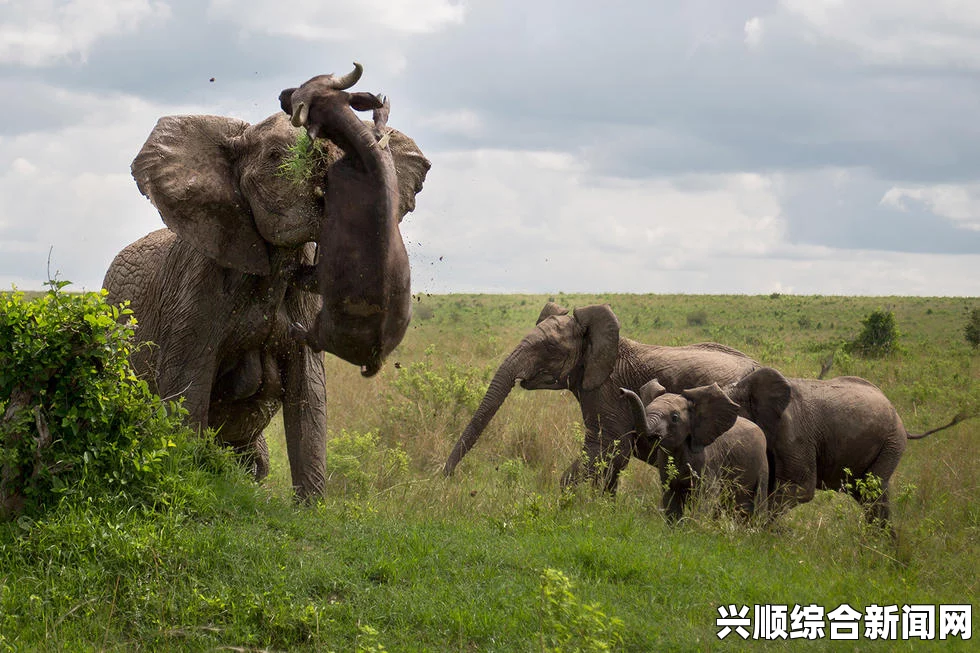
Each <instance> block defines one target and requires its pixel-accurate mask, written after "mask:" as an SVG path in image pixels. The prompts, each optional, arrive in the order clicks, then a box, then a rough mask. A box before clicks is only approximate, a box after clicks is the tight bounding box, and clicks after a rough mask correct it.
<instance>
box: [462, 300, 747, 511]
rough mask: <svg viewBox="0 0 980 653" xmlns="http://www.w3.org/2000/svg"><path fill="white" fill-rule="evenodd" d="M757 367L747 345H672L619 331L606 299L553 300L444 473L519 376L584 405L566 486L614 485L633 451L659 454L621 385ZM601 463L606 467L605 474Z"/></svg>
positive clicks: (714, 378)
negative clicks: (579, 448)
mask: <svg viewBox="0 0 980 653" xmlns="http://www.w3.org/2000/svg"><path fill="white" fill-rule="evenodd" d="M759 367H760V365H759V363H757V362H756V361H754V360H752V359H751V358H749V357H748V356H746V355H745V354H743V353H742V352H740V351H736V350H735V349H732V348H730V347H726V346H724V345H719V344H715V343H701V344H696V345H688V346H683V347H666V346H659V345H645V344H642V343H639V342H635V341H633V340H630V339H628V338H623V337H620V335H619V320H618V319H617V318H616V315H615V314H614V313H613V311H612V309H611V308H610V307H609V306H608V305H606V304H603V305H594V306H583V307H580V308H577V309H575V311H574V312H573V313H572V314H571V315H569V314H568V311H567V310H566V309H564V308H562V307H561V306H559V305H557V304H555V303H553V302H548V303H547V304H545V306H544V309H542V311H541V314H540V316H539V317H538V321H537V326H535V328H534V330H533V331H531V333H529V334H528V335H527V336H525V337H524V339H523V340H521V342H520V343H519V344H518V345H517V347H515V348H514V350H513V351H512V352H511V353H510V354H509V355H508V356H507V358H506V359H505V360H504V361H503V362H502V363H501V364H500V367H498V368H497V371H496V373H495V374H494V376H493V379H492V380H491V381H490V386H489V388H488V389H487V392H486V395H485V396H484V397H483V400H482V401H481V402H480V406H479V407H478V408H477V410H476V413H475V414H474V415H473V418H472V419H471V420H470V423H469V424H467V426H466V429H465V430H464V431H463V434H462V435H461V436H460V438H459V440H458V441H457V442H456V445H455V447H453V450H452V452H451V453H450V455H449V458H448V459H447V460H446V465H445V468H444V470H443V473H444V474H445V475H447V476H448V475H450V474H452V473H453V471H454V470H455V469H456V466H457V465H458V464H459V462H460V460H461V459H462V458H463V456H465V455H466V453H467V452H468V451H469V450H470V449H471V448H472V447H473V445H474V444H476V441H477V440H478V439H479V437H480V435H481V434H482V433H483V430H484V429H485V428H486V426H487V424H488V423H489V422H490V420H491V419H492V418H493V416H494V415H495V414H496V412H497V410H498V409H499V408H500V406H501V405H502V404H503V402H504V400H505V399H506V398H507V395H508V394H509V393H510V390H511V388H513V386H514V384H515V383H516V382H517V381H520V384H521V387H522V388H524V389H525V390H571V392H572V394H573V395H574V396H575V398H576V399H577V400H578V402H579V406H580V407H581V409H582V421H583V423H584V425H585V442H584V444H583V455H582V456H581V457H580V458H579V459H576V461H575V462H574V463H572V465H571V466H570V467H569V468H568V469H567V470H566V471H565V473H564V474H563V475H562V485H563V486H567V485H569V484H571V483H575V482H578V481H579V480H581V479H582V478H589V479H592V480H593V481H594V482H597V483H600V484H601V485H602V487H604V489H605V490H607V491H609V492H615V491H616V486H617V484H618V481H619V474H620V472H622V470H623V469H624V468H625V467H626V464H627V463H628V462H629V460H630V457H631V456H636V457H637V458H639V459H641V460H644V461H646V462H649V463H651V464H652V463H654V462H655V454H656V451H655V447H654V446H653V443H652V441H651V440H649V439H647V438H637V437H636V432H635V430H634V425H633V416H632V414H631V412H630V409H629V406H628V405H627V404H626V402H624V401H623V399H622V396H621V393H620V388H626V389H627V390H632V391H634V392H636V391H637V390H639V388H640V387H641V386H643V385H644V384H645V383H646V382H647V381H650V380H651V379H654V378H656V379H658V380H659V381H660V383H661V384H663V386H664V387H665V388H666V389H667V391H668V392H675V393H678V392H681V391H683V390H685V389H687V388H695V387H699V386H703V385H709V384H711V383H718V384H719V385H725V384H730V383H733V382H734V381H737V380H739V379H741V378H742V377H743V376H745V375H746V374H748V373H750V372H752V371H753V370H755V369H757V368H759ZM600 463H604V464H600ZM599 469H604V470H605V471H604V472H603V473H602V474H599V473H598V470H599Z"/></svg>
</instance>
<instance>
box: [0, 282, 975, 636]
mask: <svg viewBox="0 0 980 653" xmlns="http://www.w3.org/2000/svg"><path fill="white" fill-rule="evenodd" d="M419 299H420V301H419V302H418V303H417V304H416V306H417V313H416V319H415V320H414V321H413V323H412V326H411V327H410V329H409V334H408V335H407V337H406V339H405V341H404V342H403V343H402V345H401V346H400V347H399V349H398V350H396V352H395V353H394V355H393V356H392V357H391V358H390V359H389V363H388V364H387V365H386V366H385V368H384V369H383V370H382V372H381V373H379V374H378V376H376V377H375V378H372V379H363V378H361V377H360V375H359V373H358V371H357V370H356V369H355V368H353V367H352V366H349V365H346V364H344V363H341V362H339V361H337V360H336V359H333V358H329V357H328V359H327V370H328V383H327V388H328V396H327V400H328V425H329V437H330V438H331V439H332V440H336V441H337V444H336V445H334V446H333V447H332V448H331V450H330V451H331V454H330V455H331V456H332V458H331V460H330V461H329V462H330V463H331V466H330V468H331V470H333V473H334V476H333V477H332V478H331V480H330V483H329V487H330V494H329V495H328V496H327V497H326V499H325V500H324V501H323V502H321V503H320V504H318V505H315V506H311V507H302V506H296V505H294V504H293V502H292V501H291V499H290V497H289V492H288V469H287V466H286V463H285V450H284V444H283V442H282V430H281V425H280V424H279V423H278V421H277V422H274V423H273V425H272V426H270V429H269V432H268V436H269V439H270V446H271V448H272V456H273V460H272V463H273V469H272V474H271V475H270V477H269V479H268V481H267V482H266V483H265V484H264V485H263V486H261V487H257V486H254V485H253V484H251V483H249V482H248V481H247V480H245V479H243V478H242V477H241V475H240V474H232V475H222V476H218V477H212V480H210V481H201V483H202V485H201V487H200V488H199V492H198V499H197V500H195V501H192V502H190V503H189V504H188V505H187V506H185V507H184V508H182V509H179V510H178V509H176V508H174V509H172V510H169V511H166V512H164V513H147V512H145V511H144V512H140V511H120V510H119V509H118V508H110V507H105V506H98V505H93V506H85V505H83V506H62V507H61V508H59V509H57V510H56V511H54V512H53V513H52V514H50V515H49V516H48V517H46V518H45V519H44V520H43V521H37V522H30V521H21V522H19V523H13V524H8V525H6V526H5V527H3V528H2V529H0V650H2V649H5V648H8V649H11V650H127V651H128V650H174V649H183V650H214V649H218V648H221V647H237V649H238V650H311V651H314V650H315V651H325V650H326V651H329V650H336V651H349V650H364V651H370V650H384V649H386V650H389V651H421V650H429V651H476V650H480V651H484V650H486V651H490V650H493V651H528V650H541V647H542V645H543V644H544V645H550V644H554V643H555V642H558V641H561V637H563V636H564V637H567V638H570V639H566V640H565V650H574V648H575V646H576V645H578V646H580V647H582V648H585V646H586V642H585V640H584V639H582V638H581V636H580V635H575V633H572V632H571V631H572V630H574V629H573V628H572V625H574V624H575V623H587V624H591V625H592V628H593V632H596V633H599V635H601V636H600V637H598V638H599V639H600V640H602V641H606V642H611V643H614V644H615V643H616V642H619V643H618V645H617V646H616V648H614V650H629V651H650V650H660V651H667V650H735V649H742V648H745V647H746V643H745V642H743V641H742V640H741V639H736V638H735V636H733V635H729V637H728V638H727V639H725V640H724V641H719V640H718V639H717V637H716V633H717V630H718V629H717V627H716V625H715V619H716V617H717V615H718V613H717V607H718V606H720V605H727V604H730V603H734V604H736V605H738V606H741V605H748V606H752V605H755V604H765V603H776V604H788V605H789V606H790V607H792V606H793V605H794V604H797V603H799V604H810V603H815V604H819V605H822V606H824V607H825V608H826V609H827V610H828V611H829V610H832V609H834V608H836V607H837V606H838V605H839V604H841V603H848V604H849V605H851V606H852V607H854V608H856V609H857V610H859V611H861V610H863V608H864V607H865V606H867V605H869V604H872V603H878V604H883V605H891V604H895V605H898V606H902V605H903V604H912V603H926V604H940V603H957V604H959V603H971V604H972V605H973V608H974V617H975V619H974V620H976V616H977V614H978V613H977V609H978V607H980V601H978V600H977V596H978V592H980V581H978V575H977V573H976V570H977V569H978V568H980V544H978V542H980V503H978V502H977V501H976V497H977V495H978V490H980V482H978V481H980V456H978V454H977V443H978V442H980V420H974V421H968V422H965V423H963V424H960V425H958V426H956V427H954V428H952V429H950V430H948V431H944V432H942V433H939V434H936V435H934V436H931V437H930V438H928V439H926V440H922V441H917V442H911V443H910V444H909V447H908V449H907V451H906V454H905V457H904V459H903V461H902V464H901V465H900V466H899V469H898V472H897V473H896V475H895V477H894V478H893V479H892V492H893V514H894V518H895V525H896V528H897V530H898V532H899V542H898V544H897V545H895V544H893V543H892V542H891V541H890V540H889V539H888V538H884V537H882V536H881V534H880V533H878V532H877V531H875V530H873V529H869V528H868V527H866V526H865V525H864V523H863V520H862V518H861V515H860V511H859V509H858V508H857V505H856V504H854V502H853V501H851V500H850V499H847V498H846V497H843V496H841V495H838V494H836V493H830V492H822V493H818V496H817V498H816V499H815V500H814V501H813V502H812V503H810V504H808V505H805V506H802V507H800V508H797V509H796V510H794V511H792V512H791V513H789V515H787V516H786V518H784V519H782V520H781V521H780V522H779V524H778V525H777V526H776V527H774V528H771V529H764V528H759V527H740V526H737V525H735V524H733V523H732V522H731V521H729V520H727V519H726V518H725V517H718V518H716V517H713V516H712V514H711V511H710V510H709V509H707V508H699V507H697V506H695V509H694V510H692V511H691V513H690V515H691V516H690V518H689V519H687V520H685V521H684V522H683V523H682V524H681V525H679V526H677V527H674V528H671V527H669V526H668V525H666V524H665V522H664V520H663V519H662V517H661V516H660V512H659V510H658V506H659V487H658V480H657V476H656V473H655V470H654V469H653V468H651V467H649V466H646V465H643V464H642V463H638V462H636V461H634V462H632V463H631V464H630V465H629V467H628V468H627V472H626V478H624V480H623V483H622V489H621V491H620V493H619V495H618V496H617V497H616V499H615V500H610V499H608V498H604V497H596V496H592V495H591V493H590V492H589V491H587V490H585V489H582V490H580V491H578V492H577V493H576V494H573V495H571V496H566V497H562V496H561V495H560V493H559V492H558V489H557V477H558V475H559V474H560V471H561V470H562V469H563V468H564V467H565V466H566V465H567V463H568V462H569V461H570V460H571V459H572V457H573V456H575V455H576V454H577V452H578V449H579V447H580V445H581V426H580V415H579V412H578V406H577V404H576V402H575V401H574V399H573V398H572V397H571V396H570V394H569V393H567V392H545V391H540V392H525V391H522V390H520V389H516V390H515V391H514V392H513V393H512V394H511V396H510V398H509V399H508V401H507V402H506V403H505V404H504V406H503V407H502V409H501V410H500V412H499V413H498V415H497V417H496V418H495V419H494V420H493V422H491V425H490V426H489V428H488V429H487V431H486V433H485V434H484V436H483V438H481V440H480V442H479V443H478V445H477V446H476V447H475V448H474V450H473V451H472V452H470V454H469V455H468V456H467V457H466V458H465V459H464V461H463V463H462V464H461V466H460V467H459V469H458V470H457V474H456V476H455V477H454V478H453V479H449V480H445V479H442V478H441V476H440V475H439V473H438V472H439V470H440V468H441V465H442V462H443V461H444V459H445V456H446V455H447V454H448V452H449V450H450V448H451V447H452V444H453V443H454V442H455V439H456V438H457V437H458V435H459V433H460V432H461V430H462V428H463V427H464V426H465V424H466V422H467V420H468V419H469V417H470V415H471V414H472V410H473V405H474V401H479V398H480V395H481V393H482V390H483V388H484V387H485V384H486V382H487V381H488V379H489V377H490V375H491V374H492V372H493V370H494V369H495V367H496V365H497V364H498V363H499V362H500V361H501V360H502V359H503V357H504V356H505V355H506V353H507V352H508V351H509V350H510V349H511V348H512V347H513V346H514V345H515V344H516V343H517V341H518V340H519V339H520V338H521V337H522V336H523V335H524V334H525V333H526V332H527V331H528V330H529V329H530V328H531V327H532V325H533V324H534V320H535V318H536V317H537V314H538V312H539V311H540V309H541V306H542V305H543V304H544V302H545V301H546V300H547V299H548V297H547V296H515V295H509V296H495V295H448V296H426V295H423V296H421V297H420V298H419ZM554 299H555V300H556V301H558V302H559V303H562V304H564V305H566V306H568V307H573V306H581V305H585V304H589V303H596V302H608V303H610V304H611V305H612V307H613V309H614V310H615V311H616V313H617V315H618V316H619V318H620V321H621V323H622V331H623V335H625V336H627V337H630V338H634V339H636V340H639V341H642V342H650V343H662V344H682V343H690V342H698V341H704V340H715V341H718V342H723V343H725V344H728V345H731V346H734V347H737V348H739V349H742V350H743V351H745V352H746V353H748V354H750V355H752V356H755V357H756V358H758V359H759V360H761V361H763V362H765V363H768V364H772V365H775V366H776V367H778V368H779V369H781V370H782V371H784V373H786V374H789V375H799V376H814V375H816V374H817V373H818V372H819V370H820V366H821V363H822V362H823V361H824V360H825V359H826V357H827V356H828V355H829V354H830V353H831V352H833V351H836V350H838V349H839V348H840V346H841V344H842V343H844V342H847V341H849V340H853V339H854V338H855V337H856V336H857V335H858V334H859V332H860V330H861V320H862V319H863V318H864V317H866V316H867V315H868V314H869V313H871V312H872V311H875V310H879V309H881V310H887V311H892V312H893V313H894V315H895V320H896V323H897V326H898V328H899V331H900V333H901V338H900V340H899V345H900V350H899V352H898V353H894V354H890V355H888V356H885V357H883V358H880V359H874V360H866V359H863V358H859V357H857V356H852V355H846V354H842V355H838V359H837V363H836V364H835V367H834V369H833V371H832V375H833V374H843V373H848V374H857V375H859V376H863V377H865V378H868V379H869V380H871V381H873V382H875V383H877V384H878V385H880V386H881V387H882V389H883V390H884V391H885V393H886V394H887V395H888V396H889V397H890V398H891V399H892V401H893V402H894V403H895V405H896V407H897V408H898V409H899V411H900V413H901V414H902V416H903V419H904V420H905V422H906V425H907V426H908V427H909V428H910V429H912V430H922V429H924V428H928V427H931V426H935V425H938V424H940V423H945V421H947V420H948V419H949V417H950V416H952V414H954V413H955V412H956V411H957V410H959V409H960V408H962V407H967V406H972V407H976V406H978V405H980V395H978V392H980V390H978V388H980V384H978V380H980V354H978V353H977V352H976V351H975V350H973V349H972V348H971V347H970V345H969V344H968V343H967V342H966V341H965V339H964V337H963V330H964V325H965V324H966V320H967V319H968V316H969V312H970V311H971V310H972V309H973V308H976V307H977V306H978V304H980V300H976V299H963V298H899V297H888V298H857V297H796V296H787V295H782V296H759V297H752V296H737V297H733V296H727V297H720V296H652V295H601V296H593V295H589V296H585V295H555V296H554ZM700 312H703V314H704V315H705V316H706V320H703V321H702V320H695V322H700V323H699V324H689V320H688V316H689V315H692V314H699V315H700ZM396 362H397V363H399V365H398V366H397V367H396V366H395V365H394V363H396ZM364 443H373V448H366V447H365V446H364ZM403 458H404V460H403ZM403 462H407V466H405V465H403V464H402V463H403ZM549 569H550V570H557V571H558V572H561V574H563V575H564V577H566V578H567V579H568V580H569V581H570V583H571V585H570V588H569V589H568V591H570V592H571V594H572V599H573V600H571V601H570V602H569V603H568V604H566V605H564V607H563V608H562V610H558V611H557V612H556V611H555V610H553V609H550V608H549V605H550V604H549V602H548V598H547V596H552V595H551V594H548V595H546V594H545V590H548V591H549V592H551V591H554V587H553V586H551V585H548V584H547V582H545V581H542V574H543V573H544V572H545V570H549ZM547 577H550V576H547V575H546V578H547ZM616 620H621V624H619V623H618V622H617V621H616ZM601 625H605V626H606V628H605V629H602V628H600V627H599V626H601ZM974 630H976V628H974ZM576 636H577V637H579V639H575V637H576ZM977 636H980V634H974V637H977ZM857 644H859V645H860V649H861V650H889V651H891V650H913V649H914V650H920V649H925V650H944V651H945V650H969V649H970V648H971V647H970V646H969V644H972V641H971V642H963V641H960V640H950V641H946V642H939V641H935V642H932V643H926V644H923V643H921V642H916V641H911V642H903V641H900V640H899V641H889V642H884V643H875V642H871V641H869V640H866V639H862V640H860V641H859V642H857ZM748 645H749V646H752V647H754V648H762V649H775V650H786V649H789V648H791V647H792V648H797V647H798V646H799V645H798V644H797V643H796V642H763V641H756V642H750V643H749V644H748ZM805 646H806V648H807V649H812V650H838V649H839V648H841V646H840V644H838V643H837V642H832V641H830V640H829V639H826V638H825V639H822V640H817V641H815V642H810V643H808V644H806V645H805ZM848 648H855V647H848Z"/></svg>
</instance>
